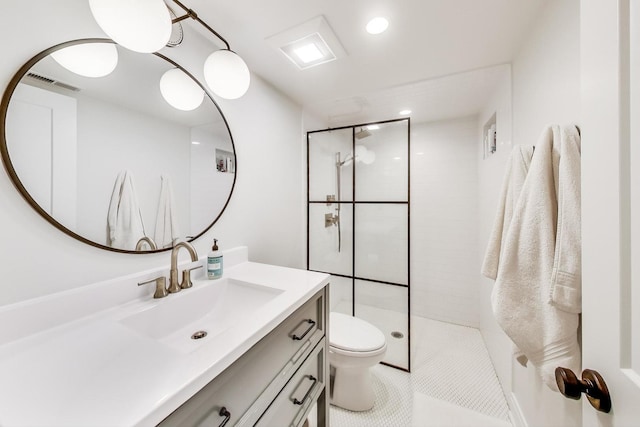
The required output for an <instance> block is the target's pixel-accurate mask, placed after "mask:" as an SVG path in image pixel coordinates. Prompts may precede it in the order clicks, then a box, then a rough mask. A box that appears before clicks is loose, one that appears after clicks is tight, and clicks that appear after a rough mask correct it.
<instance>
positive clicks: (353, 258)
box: [307, 117, 411, 372]
mask: <svg viewBox="0 0 640 427" xmlns="http://www.w3.org/2000/svg"><path fill="white" fill-rule="evenodd" d="M402 121H405V122H407V200H406V202H405V201H356V167H357V166H356V162H355V161H354V162H353V168H352V171H351V175H352V177H351V178H352V188H351V191H352V198H351V201H347V202H344V201H339V202H331V203H341V204H344V205H351V206H352V209H351V216H352V218H351V221H352V227H351V233H352V243H351V244H352V253H351V275H345V274H336V273H332V272H330V271H320V270H311V269H310V268H309V265H310V254H309V243H310V242H309V235H310V221H309V214H310V207H311V205H313V204H325V205H326V204H327V201H326V200H310V198H309V196H310V194H309V192H310V182H309V177H310V155H309V146H310V135H312V134H315V133H322V132H331V131H336V130H344V129H351V150H352V153H355V149H356V137H355V133H356V128H358V127H364V126H370V125H381V124H387V123H397V122H402ZM410 159H411V118H410V117H407V118H401V119H392V120H384V121H379V122H369V123H361V124H356V125H350V126H342V127H336V128H328V129H320V130H315V131H309V132H307V270H311V271H319V272H321V273H327V274H331V275H333V276H337V277H343V278H347V279H351V293H352V298H351V314H352V315H354V313H355V304H356V286H355V283H356V280H362V281H367V282H374V283H380V284H384V285H391V286H399V287H403V288H407V331H408V336H407V367H406V368H405V367H402V366H396V365H393V364H390V363H386V362H382V363H383V364H384V365H387V366H391V367H393V368H396V369H400V370H402V371H405V372H411V286H410V285H411V209H410V207H411V161H410ZM366 204H394V205H406V206H407V284H406V285H405V284H403V283H393V282H387V281H382V280H377V279H370V278H366V277H358V276H355V271H356V266H355V262H356V256H355V254H356V243H355V242H356V236H355V235H356V218H355V216H356V209H355V207H356V205H366Z"/></svg>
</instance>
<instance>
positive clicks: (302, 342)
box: [159, 290, 326, 427]
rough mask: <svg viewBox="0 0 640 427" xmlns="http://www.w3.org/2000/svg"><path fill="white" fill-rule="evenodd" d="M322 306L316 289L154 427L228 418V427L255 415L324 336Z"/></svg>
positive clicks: (209, 422)
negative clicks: (302, 302)
mask: <svg viewBox="0 0 640 427" xmlns="http://www.w3.org/2000/svg"><path fill="white" fill-rule="evenodd" d="M324 305H325V298H324V290H322V291H320V292H318V293H317V294H316V295H314V296H313V297H312V298H311V299H310V300H309V301H307V302H306V303H305V304H304V305H303V306H302V307H300V308H299V309H298V310H296V311H295V312H294V313H293V314H292V315H291V316H289V317H288V318H286V319H285V320H284V321H283V322H282V323H281V324H280V325H278V326H277V327H276V328H275V329H274V330H273V331H271V332H270V333H269V334H268V335H267V336H265V337H264V338H263V339H262V340H260V341H259V342H258V343H257V344H256V345H254V346H253V347H252V348H251V349H249V350H248V351H247V352H246V353H245V354H244V355H243V356H241V357H240V358H239V359H238V360H236V361H235V362H234V363H233V364H232V365H231V366H230V367H229V368H227V369H226V370H225V371H224V372H222V373H221V374H220V375H218V376H217V377H216V378H214V379H213V380H212V381H211V382H210V383H209V384H207V385H206V386H205V387H204V388H202V390H200V391H199V392H198V393H196V394H195V395H194V396H193V397H192V398H191V399H189V400H188V401H187V402H185V403H184V404H183V405H182V406H180V407H179V408H178V409H176V410H175V411H174V412H173V413H172V414H171V415H169V416H168V417H167V418H165V419H164V420H163V421H162V422H161V423H160V424H159V425H160V426H163V427H167V426H200V425H202V426H204V425H207V426H218V425H221V424H222V423H223V422H225V420H227V419H228V420H227V421H226V424H225V425H226V426H227V427H228V426H233V425H235V424H236V423H238V421H239V420H240V418H241V417H242V416H243V415H244V414H245V412H247V410H248V409H249V408H251V411H252V412H255V411H259V413H258V414H257V416H259V415H260V414H261V413H262V412H263V411H264V410H265V409H266V408H267V407H268V405H269V404H270V403H271V401H272V400H273V398H274V397H275V396H276V394H277V393H278V392H279V391H280V390H281V389H282V387H284V385H285V384H286V382H287V380H288V379H289V378H290V377H291V375H292V374H293V372H294V368H296V367H297V366H299V365H300V363H296V362H301V361H302V360H304V358H305V357H306V356H307V355H308V354H309V353H310V352H311V351H312V350H313V348H314V346H315V344H316V343H318V342H319V341H320V340H321V339H322V337H323V336H324V333H325V322H326V319H325V314H324V313H325V311H324ZM254 402H255V403H256V404H255V405H254ZM252 405H253V406H252ZM257 416H256V417H255V418H257ZM246 418H247V417H245V419H246ZM250 418H251V417H250Z"/></svg>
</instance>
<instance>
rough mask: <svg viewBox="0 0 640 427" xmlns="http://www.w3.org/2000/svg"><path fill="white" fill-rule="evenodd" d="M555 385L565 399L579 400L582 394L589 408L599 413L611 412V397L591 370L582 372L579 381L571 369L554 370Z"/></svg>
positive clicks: (559, 368)
mask: <svg viewBox="0 0 640 427" xmlns="http://www.w3.org/2000/svg"><path fill="white" fill-rule="evenodd" d="M556 384H558V390H560V393H562V394H563V395H564V396H565V397H568V398H569V399H574V400H580V397H581V396H582V393H584V394H586V395H587V399H588V400H589V403H591V406H593V407H594V408H596V409H597V410H598V411H600V412H607V413H608V412H609V411H611V395H610V394H609V389H608V388H607V383H605V382H604V379H603V378H602V376H601V375H600V374H599V373H598V372H596V371H594V370H591V369H585V370H584V371H582V379H581V380H579V379H578V377H577V376H576V374H574V373H573V371H572V370H571V369H567V368H561V367H558V368H556Z"/></svg>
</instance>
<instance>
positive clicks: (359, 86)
mask: <svg viewBox="0 0 640 427" xmlns="http://www.w3.org/2000/svg"><path fill="white" fill-rule="evenodd" d="M184 2H185V3H186V5H187V6H188V7H190V8H192V9H194V10H195V11H196V12H197V13H198V15H199V16H200V18H202V19H203V20H204V21H205V22H207V23H208V24H209V25H210V26H212V27H213V28H214V29H215V30H216V31H218V32H219V33H220V34H221V35H222V36H224V37H225V38H226V39H227V41H228V42H229V44H230V45H231V48H232V49H233V50H234V51H236V52H237V53H238V54H239V55H240V56H242V57H243V58H244V60H245V61H246V62H247V64H248V66H249V68H250V69H251V71H252V72H253V73H255V74H258V75H260V76H261V77H262V78H264V79H265V80H267V81H268V82H270V83H271V84H272V85H274V86H275V87H277V88H278V89H279V90H280V91H282V92H284V93H285V94H286V95H288V96H289V97H291V98H292V99H293V100H295V101H296V102H297V103H299V104H300V105H303V106H304V107H305V108H306V109H307V110H308V111H311V112H313V113H316V114H318V115H319V116H320V118H322V119H325V120H327V122H328V124H329V125H342V124H349V120H353V121H352V122H350V123H352V124H353V123H362V122H367V121H374V120H379V119H388V118H395V117H397V116H398V114H397V113H398V110H397V108H410V109H412V110H413V113H412V118H413V119H415V118H416V117H418V118H419V119H420V120H438V119H442V118H447V117H449V116H451V115H453V116H456V115H457V116H465V115H470V114H475V113H477V112H478V111H479V110H478V108H481V104H482V100H483V99H486V96H487V93H489V92H490V91H491V90H492V89H493V87H495V83H496V82H495V80H496V78H498V77H497V76H498V75H499V74H500V75H502V74H501V73H502V72H503V68H502V67H498V68H497V69H494V68H492V67H493V66H496V65H499V64H505V63H509V62H511V60H512V59H513V57H514V54H515V53H516V52H517V49H518V47H519V44H520V42H521V40H522V39H523V37H524V35H525V34H526V33H527V32H528V31H529V29H530V28H531V26H532V23H533V21H534V20H535V18H536V16H537V15H538V13H539V10H540V8H541V6H542V5H543V4H544V3H545V2H546V0H235V1H231V0H224V1H223V0H184ZM167 3H168V4H171V1H169V0H167ZM178 10H179V9H178ZM319 15H323V16H324V17H325V18H326V20H327V21H328V23H329V25H330V26H331V28H332V29H333V31H334V33H335V34H336V35H337V37H338V39H339V40H340V41H341V43H342V46H343V47H344V49H345V50H346V53H347V56H346V57H344V58H341V59H338V60H336V61H333V62H330V63H326V64H323V65H319V66H316V67H313V68H309V69H306V70H299V69H298V68H297V67H296V66H295V65H293V64H292V63H291V62H290V61H289V60H288V59H287V58H286V57H285V56H284V55H283V54H282V53H280V52H279V51H278V50H276V49H274V48H273V47H272V46H270V45H269V44H268V42H267V41H266V39H267V38H269V37H270V36H272V35H274V34H277V33H280V32H282V31H284V30H287V29H289V28H291V27H294V26H296V25H298V24H301V23H303V22H305V21H308V20H309V19H311V18H314V17H316V16H319ZM375 16H385V17H387V19H388V20H389V23H390V25H389V29H388V30H387V31H386V32H385V33H383V34H380V35H376V36H373V35H370V34H368V33H367V32H366V31H365V29H364V27H365V25H366V23H367V22H368V21H369V19H371V18H373V17H375ZM185 22H186V21H185ZM185 25H191V26H193V25H197V24H195V22H189V23H188V24H185ZM186 42H187V41H185V43H186ZM492 85H493V86H492ZM453 90H455V91H456V92H455V93H456V96H451V95H452V92H451V91H453ZM400 105H403V107H399V106H400ZM478 106H480V107H478Z"/></svg>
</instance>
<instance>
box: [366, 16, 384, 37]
mask: <svg viewBox="0 0 640 427" xmlns="http://www.w3.org/2000/svg"><path fill="white" fill-rule="evenodd" d="M388 27H389V21H387V20H386V19H385V18H383V17H381V16H379V17H377V18H373V19H372V20H371V21H369V23H368V24H367V33H369V34H380V33H384V32H385V31H386V29H387V28H388Z"/></svg>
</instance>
